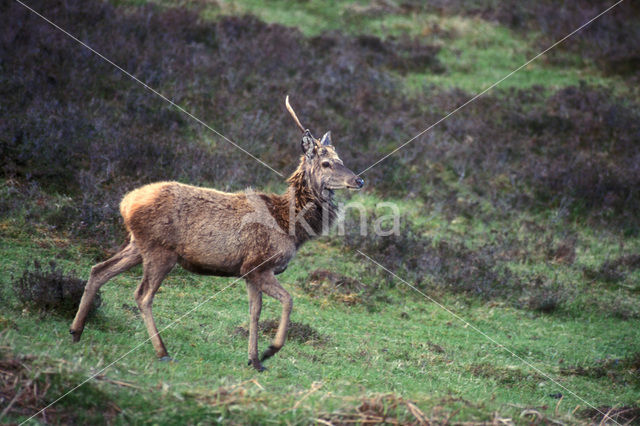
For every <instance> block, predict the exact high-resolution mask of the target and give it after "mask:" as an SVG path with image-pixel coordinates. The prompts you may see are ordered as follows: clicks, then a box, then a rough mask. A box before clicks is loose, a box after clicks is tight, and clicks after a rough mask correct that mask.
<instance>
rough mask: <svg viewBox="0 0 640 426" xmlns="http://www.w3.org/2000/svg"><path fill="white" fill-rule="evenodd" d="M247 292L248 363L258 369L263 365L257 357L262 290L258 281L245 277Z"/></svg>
mask: <svg viewBox="0 0 640 426" xmlns="http://www.w3.org/2000/svg"><path fill="white" fill-rule="evenodd" d="M247 293H248V295H249V365H253V368H255V369H256V370H258V371H264V367H263V366H262V364H261V363H260V360H259V359H258V320H259V319H260V312H261V311H262V292H261V291H260V289H259V283H258V282H256V281H255V280H251V279H247Z"/></svg>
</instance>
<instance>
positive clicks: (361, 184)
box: [356, 178, 364, 188]
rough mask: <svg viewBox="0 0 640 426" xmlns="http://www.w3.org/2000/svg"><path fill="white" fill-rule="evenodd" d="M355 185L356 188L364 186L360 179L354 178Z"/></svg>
mask: <svg viewBox="0 0 640 426" xmlns="http://www.w3.org/2000/svg"><path fill="white" fill-rule="evenodd" d="M356 185H358V188H362V187H363V186H364V180H363V179H362V178H356Z"/></svg>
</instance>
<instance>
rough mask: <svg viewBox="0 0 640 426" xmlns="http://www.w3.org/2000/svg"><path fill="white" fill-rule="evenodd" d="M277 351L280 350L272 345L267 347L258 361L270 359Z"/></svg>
mask: <svg viewBox="0 0 640 426" xmlns="http://www.w3.org/2000/svg"><path fill="white" fill-rule="evenodd" d="M279 350H280V348H278V347H276V346H273V345H269V347H268V348H267V349H266V350H265V351H264V352H263V353H262V356H261V357H260V361H264V360H265V359H269V358H271V357H272V356H274V355H275V354H277V353H278V351H279Z"/></svg>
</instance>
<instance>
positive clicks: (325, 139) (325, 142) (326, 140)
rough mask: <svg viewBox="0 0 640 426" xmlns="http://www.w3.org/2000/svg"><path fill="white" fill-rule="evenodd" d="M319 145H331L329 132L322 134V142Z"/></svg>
mask: <svg viewBox="0 0 640 426" xmlns="http://www.w3.org/2000/svg"><path fill="white" fill-rule="evenodd" d="M320 145H331V132H330V131H329V132H327V133H325V134H324V136H323V137H322V140H321V141H320Z"/></svg>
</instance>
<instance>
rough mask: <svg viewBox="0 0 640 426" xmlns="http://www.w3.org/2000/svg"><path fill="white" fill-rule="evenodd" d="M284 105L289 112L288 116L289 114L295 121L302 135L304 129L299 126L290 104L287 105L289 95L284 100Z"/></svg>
mask: <svg viewBox="0 0 640 426" xmlns="http://www.w3.org/2000/svg"><path fill="white" fill-rule="evenodd" d="M284 103H285V105H286V106H287V110H288V111H289V114H291V116H292V117H293V119H294V120H295V122H296V124H297V125H298V127H299V128H300V130H301V131H302V133H304V132H305V131H306V129H305V128H304V126H303V125H302V124H300V120H298V116H297V115H296V112H295V111H294V110H293V108H291V104H290V103H289V95H287V97H286V98H285V100H284Z"/></svg>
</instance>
